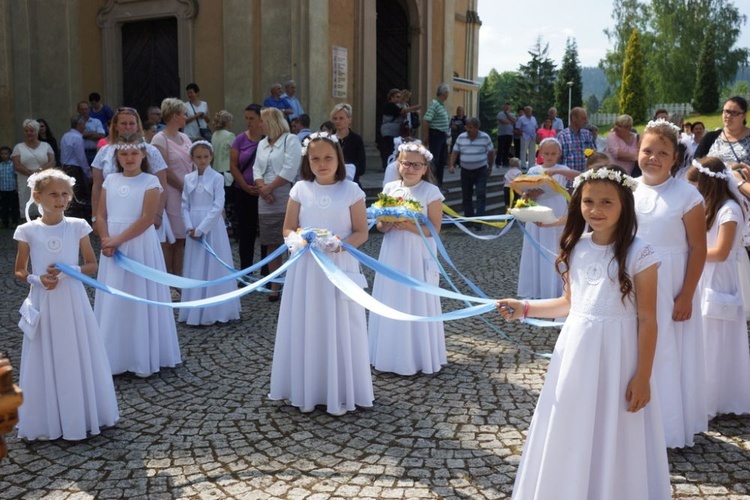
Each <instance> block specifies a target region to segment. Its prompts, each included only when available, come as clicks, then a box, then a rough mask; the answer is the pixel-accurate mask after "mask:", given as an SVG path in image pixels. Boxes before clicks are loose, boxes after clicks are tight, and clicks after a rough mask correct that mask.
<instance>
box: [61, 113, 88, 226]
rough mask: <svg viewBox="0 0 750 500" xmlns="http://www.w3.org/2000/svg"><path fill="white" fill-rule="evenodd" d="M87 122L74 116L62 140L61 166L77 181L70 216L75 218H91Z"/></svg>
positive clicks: (74, 186)
mask: <svg viewBox="0 0 750 500" xmlns="http://www.w3.org/2000/svg"><path fill="white" fill-rule="evenodd" d="M85 127H86V122H85V121H84V119H83V117H82V116H81V115H73V116H72V117H71V119H70V129H69V130H68V131H67V132H65V133H64V134H63V136H62V137H61V138H60V164H61V165H62V168H63V171H64V172H65V173H66V174H68V175H69V176H70V177H72V178H73V179H75V184H74V185H73V194H74V197H73V200H72V201H71V203H70V214H71V215H73V216H75V217H81V218H86V219H88V218H90V217H91V191H90V189H89V184H90V179H91V166H90V165H89V164H88V162H87V161H86V148H85V147H84V145H83V130H84V129H85Z"/></svg>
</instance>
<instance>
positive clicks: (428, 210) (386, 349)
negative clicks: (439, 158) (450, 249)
mask: <svg viewBox="0 0 750 500" xmlns="http://www.w3.org/2000/svg"><path fill="white" fill-rule="evenodd" d="M398 151H399V154H398V160H397V163H398V172H399V177H400V179H399V180H396V181H393V182H389V183H388V184H386V185H385V187H384V188H383V192H384V193H385V194H387V195H390V196H393V197H397V198H398V197H401V198H404V199H411V200H416V201H418V202H419V203H420V205H421V206H422V214H423V215H425V216H426V217H428V218H429V220H430V222H431V223H432V227H433V228H434V230H435V231H436V232H440V222H441V220H442V216H443V210H442V203H443V200H444V199H445V197H444V196H443V194H442V193H441V192H440V188H438V187H437V186H436V185H435V184H432V182H431V181H432V172H431V170H430V162H431V161H432V154H431V153H430V151H429V150H427V148H425V147H424V146H422V145H421V144H419V143H414V142H410V143H405V144H401V145H400V146H399V147H398ZM417 224H420V226H419V227H417ZM377 227H378V230H379V231H380V232H382V233H385V236H383V245H382V246H381V248H380V257H379V260H380V261H381V262H382V263H383V264H385V265H387V266H390V267H392V268H394V269H396V270H398V271H400V272H402V273H404V274H406V275H408V276H411V277H412V278H416V279H417V280H420V281H424V282H428V283H431V284H433V285H436V286H437V284H438V281H439V279H440V274H439V270H438V267H437V263H436V262H435V260H434V258H433V257H432V256H433V255H437V253H436V245H435V241H434V239H433V238H432V236H433V235H432V234H431V233H430V229H428V227H427V226H426V225H423V224H421V223H419V222H414V221H411V220H409V221H402V222H383V221H380V222H378V226H377ZM423 236H424V237H423ZM372 295H373V297H374V298H376V299H377V300H379V301H381V302H383V303H385V304H386V305H388V306H391V307H394V308H396V309H399V310H402V311H404V312H407V313H410V314H414V315H419V316H435V315H440V313H441V307H440V297H438V296H436V295H428V294H425V293H422V292H417V291H412V290H409V289H408V288H407V287H405V286H403V285H400V284H398V283H396V282H394V281H391V280H390V279H388V278H385V277H384V276H381V275H380V274H378V275H376V276H375V283H374V284H373V291H372ZM368 333H369V340H370V363H372V365H373V366H374V367H375V369H376V370H379V371H384V372H393V373H398V374H399V375H414V374H415V373H417V372H422V373H436V372H438V371H440V368H441V367H442V366H443V365H445V364H447V363H448V360H447V357H446V351H445V333H444V331H443V323H442V322H434V323H422V322H416V321H409V322H407V321H398V320H393V319H389V318H387V317H384V316H379V315H377V314H375V313H372V312H371V313H370V324H369V327H368Z"/></svg>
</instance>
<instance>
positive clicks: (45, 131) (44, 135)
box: [36, 118, 60, 165]
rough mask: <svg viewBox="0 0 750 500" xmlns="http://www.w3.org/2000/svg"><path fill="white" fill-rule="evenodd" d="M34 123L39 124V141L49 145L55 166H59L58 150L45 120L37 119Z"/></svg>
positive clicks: (55, 140)
mask: <svg viewBox="0 0 750 500" xmlns="http://www.w3.org/2000/svg"><path fill="white" fill-rule="evenodd" d="M36 121H37V122H39V140H40V141H42V142H46V143H47V144H49V147H51V148H52V152H53V153H55V160H56V165H59V164H60V148H59V147H58V145H57V139H55V134H53V133H52V129H51V128H50V126H49V123H47V120H45V119H44V118H37V119H36Z"/></svg>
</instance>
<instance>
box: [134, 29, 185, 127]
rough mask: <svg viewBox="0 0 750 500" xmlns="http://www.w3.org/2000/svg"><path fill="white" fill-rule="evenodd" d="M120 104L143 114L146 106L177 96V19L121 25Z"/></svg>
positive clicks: (178, 93)
mask: <svg viewBox="0 0 750 500" xmlns="http://www.w3.org/2000/svg"><path fill="white" fill-rule="evenodd" d="M122 74H123V104H124V105H125V106H129V107H132V108H135V109H137V110H138V112H139V113H140V115H141V116H142V117H144V119H145V117H146V116H147V114H146V113H147V110H148V107H149V106H152V105H156V106H159V105H160V104H161V101H162V100H163V99H164V98H165V97H179V96H180V73H179V65H178V59H177V19H175V18H165V19H154V20H148V21H137V22H133V23H125V24H123V25H122Z"/></svg>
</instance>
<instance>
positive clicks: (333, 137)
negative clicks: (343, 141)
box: [302, 132, 339, 156]
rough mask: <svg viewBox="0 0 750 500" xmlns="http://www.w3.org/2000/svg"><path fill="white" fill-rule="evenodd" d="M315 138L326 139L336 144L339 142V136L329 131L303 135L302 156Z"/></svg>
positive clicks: (305, 154)
mask: <svg viewBox="0 0 750 500" xmlns="http://www.w3.org/2000/svg"><path fill="white" fill-rule="evenodd" d="M315 139H328V140H329V141H331V142H333V143H334V144H338V142H339V138H338V137H337V136H336V134H331V133H330V132H313V133H312V134H310V135H308V136H307V137H305V142H304V143H303V144H302V156H307V147H308V146H309V145H310V143H311V142H312V141H314V140H315Z"/></svg>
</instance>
